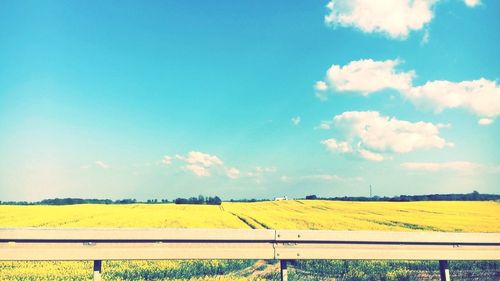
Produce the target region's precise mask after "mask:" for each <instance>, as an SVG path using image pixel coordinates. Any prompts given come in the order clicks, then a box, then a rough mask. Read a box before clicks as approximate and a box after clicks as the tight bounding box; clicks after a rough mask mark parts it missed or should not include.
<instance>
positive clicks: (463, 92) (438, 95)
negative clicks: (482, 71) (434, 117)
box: [403, 78, 500, 117]
mask: <svg viewBox="0 0 500 281" xmlns="http://www.w3.org/2000/svg"><path fill="white" fill-rule="evenodd" d="M403 94H404V95H405V96H406V97H407V98H408V99H410V100H411V101H412V102H413V103H415V104H417V105H419V106H423V107H428V108H431V109H433V110H435V111H436V112H440V111H442V110H443V109H445V108H465V109H468V110H469V111H471V112H473V113H475V114H477V115H479V116H487V117H493V116H497V115H500V86H499V85H497V84H496V82H495V81H490V80H487V79H484V78H481V79H479V80H472V81H462V82H458V83H455V82H450V81H430V82H427V83H425V84H424V85H423V86H418V87H413V88H412V89H411V90H410V91H407V92H403Z"/></svg>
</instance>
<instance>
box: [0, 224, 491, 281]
mask: <svg viewBox="0 0 500 281" xmlns="http://www.w3.org/2000/svg"><path fill="white" fill-rule="evenodd" d="M163 259H278V260H280V262H281V276H282V279H283V280H287V262H288V261H290V260H302V259H343V260H352V259H355V260H358V259H359V260H440V271H441V278H442V280H449V270H448V263H447V261H448V260H500V233H444V232H385V231H323V230H267V229H263V230H257V229H253V230H247V229H136V228H134V229H131V228H118V229H117V228H114V229H105V228H94V229H92V228H82V229H64V228H58V229H44V228H0V261H70V260H73V261H74V260H79V261H81V260H93V261H94V280H100V275H101V261H102V260H163Z"/></svg>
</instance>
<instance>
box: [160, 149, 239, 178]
mask: <svg viewBox="0 0 500 281" xmlns="http://www.w3.org/2000/svg"><path fill="white" fill-rule="evenodd" d="M175 159H177V160H180V161H182V162H184V163H185V165H184V166H182V167H181V168H182V169H184V170H187V171H190V172H192V173H193V174H195V175H196V176H198V177H209V176H212V174H215V175H225V176H227V177H228V178H230V179H236V178H238V177H239V176H240V174H241V172H240V170H239V169H237V168H235V167H228V166H226V165H225V164H224V162H223V161H222V160H221V159H220V158H219V157H217V156H215V155H210V154H208V153H203V152H200V151H190V152H189V153H188V154H187V155H186V156H183V155H176V156H175ZM173 160H174V158H173V157H170V156H165V157H164V158H163V160H162V162H163V163H164V164H167V165H170V164H171V162H172V161H173Z"/></svg>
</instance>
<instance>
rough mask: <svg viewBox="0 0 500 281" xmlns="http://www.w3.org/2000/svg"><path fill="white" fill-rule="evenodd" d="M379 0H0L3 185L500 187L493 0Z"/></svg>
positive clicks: (257, 191)
mask: <svg viewBox="0 0 500 281" xmlns="http://www.w3.org/2000/svg"><path fill="white" fill-rule="evenodd" d="M386 2H387V3H389V4H392V6H384V5H382V4H381V3H379V5H374V4H373V3H374V2H371V1H363V0H356V1H346V0H331V1H328V0H325V1H292V2H290V1H272V2H269V1H266V2H264V1H259V2H254V1H243V2H234V1H218V2H217V4H216V5H214V4H210V3H208V2H203V1H202V2H197V3H196V4H194V3H189V2H176V1H164V2H163V1H150V2H137V1H122V2H113V1H76V2H64V1H22V2H20V1H2V3H0V38H1V41H0V200H1V201H22V200H27V201H38V200H41V199H47V198H56V197H59V198H64V197H79V198H110V199H122V198H136V199H138V200H146V199H154V198H158V199H161V198H167V199H170V200H171V199H174V198H177V197H190V196H196V195H198V194H203V195H206V196H213V195H218V196H220V197H221V198H224V199H230V198H234V199H238V198H273V197H281V196H288V197H291V198H293V197H304V196H306V195H309V194H316V195H318V196H322V197H336V196H368V195H369V186H370V185H372V186H373V195H377V196H394V195H401V194H432V193H471V192H472V191H474V190H476V191H478V192H480V193H494V194H498V193H500V185H499V183H500V157H499V156H500V145H499V143H500V120H499V118H498V116H499V115H500V86H499V85H498V79H500V67H499V65H498V63H499V62H500V52H499V51H498V45H499V44H500V32H499V27H500V2H499V1H494V0H481V1H479V0H476V1H474V0H454V1H451V0H450V1H418V3H419V4H418V3H417V4H418V5H417V4H415V3H416V2H417V1H415V2H411V1H399V2H398V3H399V4H398V5H394V4H395V3H396V2H394V3H392V2H391V1H386ZM370 3H372V4H370ZM363 11H369V12H370V15H369V16H367V14H365V13H363ZM391 15H392V16H391Z"/></svg>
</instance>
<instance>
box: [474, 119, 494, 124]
mask: <svg viewBox="0 0 500 281" xmlns="http://www.w3.org/2000/svg"><path fill="white" fill-rule="evenodd" d="M477 123H478V124H479V125H483V126H487V125H491V124H493V119H490V118H481V119H479V121H477Z"/></svg>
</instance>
